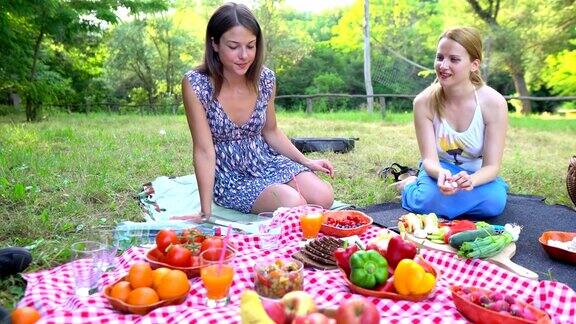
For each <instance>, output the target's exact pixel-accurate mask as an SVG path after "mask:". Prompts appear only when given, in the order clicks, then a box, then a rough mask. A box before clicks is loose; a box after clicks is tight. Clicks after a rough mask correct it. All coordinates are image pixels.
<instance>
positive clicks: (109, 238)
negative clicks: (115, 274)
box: [96, 227, 119, 272]
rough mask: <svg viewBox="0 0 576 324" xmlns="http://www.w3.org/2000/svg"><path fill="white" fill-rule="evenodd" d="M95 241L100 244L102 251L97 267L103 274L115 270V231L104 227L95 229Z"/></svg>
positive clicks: (116, 234)
mask: <svg viewBox="0 0 576 324" xmlns="http://www.w3.org/2000/svg"><path fill="white" fill-rule="evenodd" d="M96 233H97V235H98V236H97V241H98V242H100V243H101V244H102V245H103V247H104V250H103V251H102V256H101V258H99V260H98V261H99V263H98V267H99V268H100V270H102V271H103V272H107V271H112V270H114V269H116V254H117V253H118V247H119V244H118V233H117V231H116V230H115V229H113V228H109V227H105V228H98V229H96Z"/></svg>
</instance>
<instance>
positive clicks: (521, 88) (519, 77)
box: [512, 69, 532, 115]
mask: <svg viewBox="0 0 576 324" xmlns="http://www.w3.org/2000/svg"><path fill="white" fill-rule="evenodd" d="M512 71H513V72H512V79H513V80H514V88H515V89H516V92H517V93H518V95H519V96H521V97H528V96H530V93H529V92H528V87H527V86H526V80H525V79H524V71H522V70H520V71H518V70H517V69H516V70H514V69H512ZM521 112H522V114H523V115H528V114H530V113H531V112H532V103H531V102H530V100H529V99H523V100H522V111H521Z"/></svg>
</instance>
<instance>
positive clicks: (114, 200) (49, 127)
mask: <svg viewBox="0 0 576 324" xmlns="http://www.w3.org/2000/svg"><path fill="white" fill-rule="evenodd" d="M278 117H279V118H278V120H279V125H280V127H281V128H282V129H283V130H284V131H285V132H286V133H287V135H288V136H291V137H314V136H322V137H358V138H359V141H357V142H356V148H355V149H354V151H352V152H350V153H347V154H335V153H329V154H324V155H320V154H318V153H315V154H312V156H324V157H327V158H328V159H330V160H331V161H332V162H333V164H334V165H335V168H336V177H335V178H334V179H330V180H329V181H330V182H331V183H332V185H333V186H334V189H335V193H336V197H337V199H339V200H342V201H346V202H350V203H353V204H355V205H357V206H366V205H370V204H375V203H382V202H386V201H395V200H397V194H396V193H395V192H394V191H393V190H392V189H390V188H388V187H387V184H388V183H385V182H384V181H383V180H382V179H380V178H378V177H377V176H376V172H377V171H378V169H379V168H380V167H381V166H383V165H384V166H386V165H389V164H391V163H392V162H399V163H401V164H406V165H412V166H416V164H417V162H418V159H419V153H418V149H417V143H416V139H415V136H414V130H413V127H412V116H411V115H410V114H393V113H389V114H387V115H386V116H385V118H384V119H383V118H382V117H381V116H380V115H379V114H378V113H375V114H368V113H366V112H336V113H331V114H314V115H311V116H308V115H306V114H304V113H286V112H282V113H279V115H278ZM23 120H24V117H23V116H19V115H18V116H8V117H1V118H0V219H1V220H2V226H0V247H6V246H28V247H31V248H32V253H33V257H34V262H33V264H32V266H31V267H30V268H29V271H35V270H38V269H46V268H50V267H53V266H56V265H58V264H61V263H63V262H66V261H67V260H68V259H69V257H70V251H69V246H70V244H71V242H73V241H75V240H78V239H79V238H87V237H90V236H91V235H92V233H93V229H94V228H96V227H98V226H101V225H109V226H113V225H114V224H116V223H118V222H120V221H123V220H141V219H142V216H141V211H140V209H139V207H138V205H137V203H136V201H135V199H134V198H133V196H134V194H136V193H137V192H138V191H139V190H140V187H141V185H142V184H143V183H145V182H148V181H150V180H153V179H155V178H156V177H158V176H160V175H174V176H179V175H186V174H190V173H192V172H193V166H192V147H191V139H190V132H189V130H188V127H187V123H186V119H185V117H184V116H139V115H123V116H117V115H107V114H93V115H90V116H85V115H76V114H73V115H66V114H62V115H51V116H50V117H48V118H47V119H45V120H43V121H42V122H39V123H23ZM510 125H511V127H510V131H509V133H508V138H507V146H506V151H505V157H504V163H503V164H504V165H503V171H502V175H503V176H504V178H505V179H506V180H507V181H508V182H509V184H510V190H511V192H513V193H522V194H534V195H541V196H544V197H546V201H547V202H549V203H560V204H565V205H570V206H572V203H571V201H570V200H569V198H568V195H567V193H566V185H565V176H566V170H567V165H568V159H569V158H570V156H572V155H574V154H576V152H575V151H574V138H575V135H576V122H575V121H574V120H551V119H544V118H537V117H529V118H520V117H511V120H510ZM160 129H163V130H165V132H166V134H165V135H161V134H160V133H159V130H160ZM527 212H529V211H527ZM24 287H25V283H24V282H23V280H21V279H19V278H16V277H11V278H7V279H2V280H1V281H0V303H1V304H2V305H4V306H5V307H8V308H12V307H13V306H14V305H15V303H16V302H17V301H18V300H19V299H20V298H21V296H22V294H23V291H24Z"/></svg>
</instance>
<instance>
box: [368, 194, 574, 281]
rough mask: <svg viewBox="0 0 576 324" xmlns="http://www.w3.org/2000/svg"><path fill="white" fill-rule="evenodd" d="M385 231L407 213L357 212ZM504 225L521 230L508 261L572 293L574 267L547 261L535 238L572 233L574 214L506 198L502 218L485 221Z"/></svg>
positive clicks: (382, 208)
mask: <svg viewBox="0 0 576 324" xmlns="http://www.w3.org/2000/svg"><path fill="white" fill-rule="evenodd" d="M361 210H362V211H363V212H365V213H367V214H368V215H370V216H371V217H372V218H373V219H374V223H376V224H379V225H381V226H385V227H394V226H396V225H397V224H398V217H399V216H401V215H403V214H405V213H407V212H408V211H407V210H405V209H402V206H401V205H400V204H399V203H384V204H378V205H373V206H368V207H365V208H362V209H361ZM488 222H489V223H491V224H497V225H504V224H506V223H516V224H518V225H521V226H522V232H521V233H520V238H519V239H518V241H517V242H516V255H515V256H514V257H513V258H512V261H513V262H515V263H517V264H519V265H521V266H523V267H526V268H528V269H530V270H532V271H534V272H536V273H538V275H539V277H540V278H543V279H549V280H557V281H560V282H562V283H565V284H567V285H568V286H570V287H572V289H576V274H575V273H576V271H575V270H576V267H574V265H572V264H568V263H563V262H561V261H557V260H554V259H551V258H550V257H548V254H546V252H545V251H544V249H543V248H542V247H541V246H540V243H539V242H538V238H539V237H540V235H542V233H543V232H545V231H550V230H556V231H564V232H576V211H575V210H574V209H572V208H570V207H567V206H563V205H546V204H545V203H544V198H542V197H538V196H530V195H512V194H509V195H508V200H507V203H506V208H505V209H504V212H503V213H502V215H500V216H498V217H495V218H492V219H490V220H489V221H488Z"/></svg>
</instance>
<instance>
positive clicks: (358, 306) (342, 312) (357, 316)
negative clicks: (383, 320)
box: [336, 297, 380, 324]
mask: <svg viewBox="0 0 576 324" xmlns="http://www.w3.org/2000/svg"><path fill="white" fill-rule="evenodd" d="M336 323H338V324H344V323H346V324H360V323H362V324H378V323H380V313H379V312H378V309H377V308H376V306H375V305H374V304H372V303H371V302H370V301H368V300H367V299H364V298H361V297H353V298H351V299H347V300H345V301H343V302H342V303H341V304H340V306H338V309H337V310H336Z"/></svg>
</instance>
